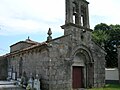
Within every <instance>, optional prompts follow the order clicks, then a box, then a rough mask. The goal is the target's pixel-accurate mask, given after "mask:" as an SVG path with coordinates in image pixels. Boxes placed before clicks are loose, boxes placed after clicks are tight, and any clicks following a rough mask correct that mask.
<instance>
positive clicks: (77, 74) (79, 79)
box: [72, 66, 83, 89]
mask: <svg viewBox="0 0 120 90" xmlns="http://www.w3.org/2000/svg"><path fill="white" fill-rule="evenodd" d="M82 69H83V67H80V66H74V67H73V73H72V80H73V81H72V87H73V89H77V88H83V72H82Z"/></svg>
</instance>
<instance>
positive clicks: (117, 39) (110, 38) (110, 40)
mask: <svg viewBox="0 0 120 90" xmlns="http://www.w3.org/2000/svg"><path fill="white" fill-rule="evenodd" d="M92 37H93V40H94V41H95V42H96V43H98V44H99V45H100V46H102V47H104V49H105V51H106V53H107V55H106V57H105V59H106V67H117V66H118V58H117V55H118V54H117V46H118V45H120V25H118V24H116V25H112V24H111V25H107V24H105V23H100V24H97V25H96V26H95V28H94V31H93V33H92ZM103 45H104V46H103Z"/></svg>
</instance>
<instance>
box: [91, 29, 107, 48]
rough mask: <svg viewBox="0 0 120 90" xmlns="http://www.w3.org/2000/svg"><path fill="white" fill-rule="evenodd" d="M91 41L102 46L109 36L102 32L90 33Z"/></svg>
mask: <svg viewBox="0 0 120 90" xmlns="http://www.w3.org/2000/svg"><path fill="white" fill-rule="evenodd" d="M92 39H93V40H94V41H95V42H96V43H98V44H99V45H100V46H102V45H103V44H104V43H105V42H106V41H107V40H108V39H109V34H107V33H106V31H103V30H96V31H94V32H93V33H92Z"/></svg>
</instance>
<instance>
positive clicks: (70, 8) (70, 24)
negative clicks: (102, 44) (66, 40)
mask: <svg viewBox="0 0 120 90" xmlns="http://www.w3.org/2000/svg"><path fill="white" fill-rule="evenodd" d="M65 3H66V4H65V5H66V6H65V7H66V15H65V25H63V26H61V27H62V29H64V35H68V34H71V33H72V31H73V32H75V31H74V30H75V29H74V30H73V28H74V27H77V28H79V30H80V29H81V30H83V31H86V30H87V29H89V28H90V26H89V11H88V4H89V2H87V1H86V0H66V1H65Z"/></svg>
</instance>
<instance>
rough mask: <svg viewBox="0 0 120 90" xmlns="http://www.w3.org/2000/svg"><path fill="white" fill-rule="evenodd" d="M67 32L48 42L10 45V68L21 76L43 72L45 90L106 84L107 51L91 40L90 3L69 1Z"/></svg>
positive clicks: (71, 89) (67, 7) (66, 1)
mask: <svg viewBox="0 0 120 90" xmlns="http://www.w3.org/2000/svg"><path fill="white" fill-rule="evenodd" d="M65 3H66V4H65V5H66V18H65V24H64V25H63V26H61V28H62V29H64V35H63V36H61V37H58V38H55V39H52V36H51V34H52V32H51V29H49V31H48V35H49V36H48V38H47V41H45V42H43V43H38V42H34V41H32V40H30V39H29V38H28V39H26V40H25V41H20V42H17V43H15V44H13V45H11V46H10V53H9V54H6V55H5V59H6V60H7V63H8V71H9V70H12V72H15V73H16V78H20V77H21V76H22V74H23V73H26V75H27V77H28V78H29V77H30V74H31V73H32V76H33V77H35V75H36V74H38V75H39V78H40V81H41V90H78V89H79V88H91V87H102V86H104V85H105V52H104V50H103V49H102V48H101V47H99V46H98V45H97V44H95V43H94V42H93V41H92V39H91V32H92V30H91V29H90V26H89V11H88V4H89V3H88V2H87V1H86V0H65Z"/></svg>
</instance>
